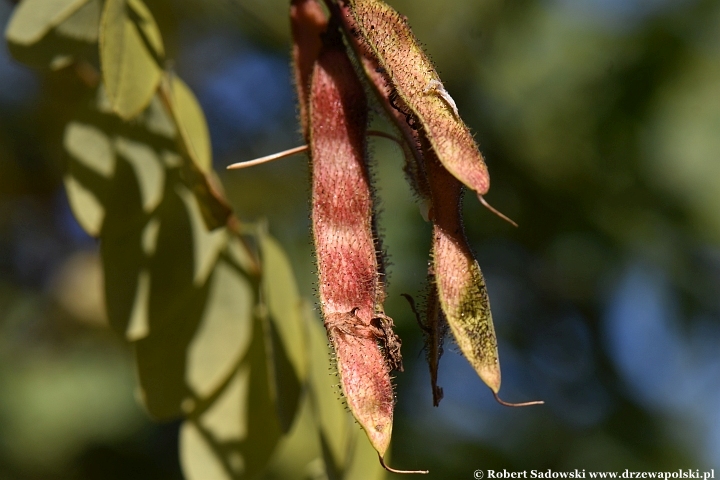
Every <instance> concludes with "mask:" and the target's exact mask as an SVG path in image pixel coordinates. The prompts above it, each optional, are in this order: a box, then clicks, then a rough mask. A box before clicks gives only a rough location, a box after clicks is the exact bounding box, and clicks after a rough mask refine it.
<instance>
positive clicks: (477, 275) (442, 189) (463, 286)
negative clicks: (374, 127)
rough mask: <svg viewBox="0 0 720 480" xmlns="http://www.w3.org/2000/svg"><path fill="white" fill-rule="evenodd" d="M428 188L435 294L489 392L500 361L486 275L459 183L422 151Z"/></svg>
mask: <svg viewBox="0 0 720 480" xmlns="http://www.w3.org/2000/svg"><path fill="white" fill-rule="evenodd" d="M426 159H427V160H426V163H425V165H426V169H427V171H428V181H429V184H430V191H431V193H432V207H431V209H430V219H431V220H432V222H433V242H432V245H433V246H432V255H433V268H434V272H435V281H436V286H437V292H438V299H439V302H440V306H441V308H442V311H443V313H444V314H445V318H446V319H447V322H448V325H449V326H450V330H451V331H452V333H453V336H454V337H455V341H456V342H457V344H458V346H459V347H460V350H461V351H462V353H463V355H465V358H467V359H468V361H469V362H470V364H471V365H472V366H473V368H474V369H475V371H476V372H477V374H478V375H479V376H480V378H481V379H482V381H483V382H485V384H486V385H487V386H488V387H490V389H491V390H492V391H493V393H495V394H497V393H498V391H499V390H500V362H499V360H498V349H497V339H496V338H495V329H494V327H493V321H492V314H491V313H490V300H489V298H488V294H487V289H486V287H485V280H484V278H483V275H482V272H481V271H480V266H479V265H478V263H477V261H476V260H475V258H474V256H473V254H472V251H471V250H470V246H469V245H468V241H467V238H466V237H465V232H464V229H463V225H462V215H461V214H462V212H461V208H460V201H461V194H462V185H461V184H460V182H458V181H457V180H456V179H455V178H454V177H453V176H452V175H450V173H448V171H447V170H446V169H445V168H444V167H443V166H442V165H440V163H439V162H438V161H437V160H436V159H434V158H432V155H430V154H429V152H427V153H426Z"/></svg>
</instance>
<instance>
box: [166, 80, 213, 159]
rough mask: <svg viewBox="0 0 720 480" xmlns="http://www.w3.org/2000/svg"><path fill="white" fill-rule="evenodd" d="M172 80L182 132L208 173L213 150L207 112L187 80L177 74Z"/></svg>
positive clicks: (174, 100) (174, 101) (174, 99)
mask: <svg viewBox="0 0 720 480" xmlns="http://www.w3.org/2000/svg"><path fill="white" fill-rule="evenodd" d="M172 80H173V81H172V94H173V103H174V105H175V109H176V110H177V118H178V121H179V122H180V125H181V134H182V135H183V136H185V137H186V138H185V141H186V142H187V144H188V146H189V148H192V149H193V151H194V153H195V157H194V158H196V159H197V162H198V167H199V168H200V170H202V171H203V172H205V173H207V172H209V171H210V170H211V168H212V150H211V148H210V132H209V131H208V127H207V123H206V122H205V114H204V113H203V111H202V108H201V107H200V104H199V103H198V101H197V99H196V98H195V95H194V94H193V92H192V90H190V88H189V87H188V86H187V85H186V84H185V82H183V81H182V80H180V78H178V77H177V76H174V77H173V79H172Z"/></svg>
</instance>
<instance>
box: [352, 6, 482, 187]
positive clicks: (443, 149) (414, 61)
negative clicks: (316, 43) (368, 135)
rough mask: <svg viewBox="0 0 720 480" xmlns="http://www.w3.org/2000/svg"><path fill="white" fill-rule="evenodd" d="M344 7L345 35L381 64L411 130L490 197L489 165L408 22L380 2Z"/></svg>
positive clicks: (467, 182)
mask: <svg viewBox="0 0 720 480" xmlns="http://www.w3.org/2000/svg"><path fill="white" fill-rule="evenodd" d="M343 5H344V8H343V9H342V12H343V14H341V15H340V17H341V19H342V21H343V25H344V28H345V30H346V31H347V32H348V33H350V34H351V35H353V36H354V37H355V38H357V41H356V42H354V45H356V46H357V47H359V48H358V49H359V50H360V52H359V53H360V55H361V56H365V57H370V58H373V59H374V60H375V61H376V62H377V64H378V66H379V68H378V70H379V71H380V73H381V74H382V75H383V77H384V78H385V80H386V81H387V83H388V84H389V86H390V87H391V89H392V91H393V94H394V95H396V96H397V98H398V99H399V100H401V101H402V103H403V104H404V106H406V108H407V109H408V110H407V112H406V114H407V115H406V118H407V119H408V121H410V122H411V123H412V122H417V123H416V124H413V125H412V127H413V128H416V129H421V130H422V132H423V133H422V134H423V135H424V136H425V137H426V138H427V140H428V142H429V143H430V146H431V148H432V150H433V151H434V153H435V155H436V156H437V158H438V159H439V160H440V162H441V163H442V164H443V166H444V167H445V168H446V169H447V170H448V171H449V172H451V173H452V174H453V175H454V176H455V177H456V178H457V179H459V180H460V181H461V182H462V183H464V184H465V185H467V186H468V187H469V188H471V189H472V190H474V191H475V192H476V193H477V194H478V195H484V194H485V193H487V191H488V189H489V188H490V176H489V174H488V171H487V166H486V165H485V160H484V159H483V157H482V154H481V153H480V151H479V150H478V147H477V144H476V143H475V140H474V139H473V137H472V134H471V133H470V130H469V129H468V128H467V126H466V125H465V123H464V122H463V121H462V120H461V119H460V117H459V115H458V112H457V109H456V107H455V102H454V101H453V100H452V97H451V96H450V95H449V94H448V92H447V91H446V90H445V88H444V86H443V84H442V82H441V81H440V77H439V76H438V74H437V72H436V71H435V67H434V66H433V64H432V62H431V61H430V60H429V58H428V57H427V55H426V54H425V52H424V51H423V49H422V47H421V46H420V43H419V42H418V41H417V39H416V38H415V36H414V35H413V33H412V30H411V29H410V26H409V25H408V23H407V19H406V18H405V17H404V16H402V15H400V14H399V13H398V12H396V11H395V10H394V9H393V8H392V7H390V6H389V5H387V4H386V3H385V2H383V1H381V0H345V1H344V2H343ZM410 117H412V118H410Z"/></svg>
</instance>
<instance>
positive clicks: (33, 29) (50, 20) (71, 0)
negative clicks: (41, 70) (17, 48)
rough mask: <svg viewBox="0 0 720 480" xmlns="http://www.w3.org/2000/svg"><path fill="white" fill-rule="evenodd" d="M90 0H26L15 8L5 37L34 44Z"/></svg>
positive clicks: (25, 43)
mask: <svg viewBox="0 0 720 480" xmlns="http://www.w3.org/2000/svg"><path fill="white" fill-rule="evenodd" d="M86 3H88V0H26V1H24V2H21V3H20V5H18V7H17V9H16V10H15V12H14V14H13V16H12V19H11V20H10V22H9V23H8V26H7V29H6V30H5V38H6V39H7V40H8V41H10V42H13V43H16V44H18V45H32V44H34V43H37V42H39V41H40V40H41V39H42V38H43V37H44V36H45V35H47V33H48V32H49V31H50V30H51V29H53V28H54V27H56V26H58V25H59V24H61V23H62V22H64V21H65V20H67V19H68V18H69V17H70V16H72V15H73V13H75V12H77V11H78V10H79V9H80V8H81V7H82V6H83V5H85V4H86Z"/></svg>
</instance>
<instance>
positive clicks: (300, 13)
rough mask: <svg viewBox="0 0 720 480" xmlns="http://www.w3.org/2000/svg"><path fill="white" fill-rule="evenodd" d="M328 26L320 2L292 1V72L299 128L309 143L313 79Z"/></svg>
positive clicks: (315, 0)
mask: <svg viewBox="0 0 720 480" xmlns="http://www.w3.org/2000/svg"><path fill="white" fill-rule="evenodd" d="M327 26H328V20H327V17H326V16H325V12H323V9H322V7H321V6H320V3H318V1H317V0H292V1H291V2H290V31H291V33H292V39H293V46H292V59H293V72H294V76H295V89H296V90H297V97H298V106H299V115H300V125H301V128H302V134H303V136H304V137H305V139H306V140H307V138H308V135H309V131H308V128H309V125H308V102H309V96H310V77H311V75H312V72H313V67H314V65H315V61H316V60H317V58H318V56H319V55H320V49H321V48H322V41H321V39H320V36H321V35H322V34H323V33H324V32H325V30H327Z"/></svg>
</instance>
